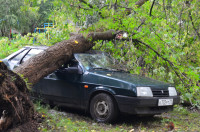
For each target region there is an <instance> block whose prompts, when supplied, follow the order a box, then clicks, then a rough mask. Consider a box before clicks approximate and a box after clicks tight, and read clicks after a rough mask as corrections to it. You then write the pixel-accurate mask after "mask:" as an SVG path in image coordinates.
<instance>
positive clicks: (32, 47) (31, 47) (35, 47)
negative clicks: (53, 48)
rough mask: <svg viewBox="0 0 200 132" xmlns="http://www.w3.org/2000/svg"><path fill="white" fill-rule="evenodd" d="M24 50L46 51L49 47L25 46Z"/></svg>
mask: <svg viewBox="0 0 200 132" xmlns="http://www.w3.org/2000/svg"><path fill="white" fill-rule="evenodd" d="M24 48H28V49H29V48H30V49H47V48H49V46H25V47H24Z"/></svg>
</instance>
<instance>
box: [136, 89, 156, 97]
mask: <svg viewBox="0 0 200 132" xmlns="http://www.w3.org/2000/svg"><path fill="white" fill-rule="evenodd" d="M137 96H138V97H153V93H152V91H151V88H150V87H137Z"/></svg>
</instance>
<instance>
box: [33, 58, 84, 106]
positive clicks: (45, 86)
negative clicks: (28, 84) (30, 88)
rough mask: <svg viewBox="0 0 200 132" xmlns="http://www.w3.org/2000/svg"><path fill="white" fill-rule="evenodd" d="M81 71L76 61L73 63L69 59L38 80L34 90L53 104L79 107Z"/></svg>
mask: <svg viewBox="0 0 200 132" xmlns="http://www.w3.org/2000/svg"><path fill="white" fill-rule="evenodd" d="M73 68H74V69H75V70H73ZM77 69H78V70H77ZM81 71H82V69H81V67H80V66H79V65H78V63H77V64H74V62H72V61H71V62H70V63H68V64H66V65H65V66H63V67H62V68H60V69H58V70H57V71H55V72H53V73H51V74H49V75H48V76H46V77H44V79H42V80H40V81H39V83H38V84H36V85H35V88H34V90H35V91H36V92H39V93H40V94H41V95H42V96H43V97H45V99H47V100H50V101H51V102H53V103H55V104H60V105H64V106H72V107H79V106H80V105H81V97H82V95H83V93H82V91H81V87H80V84H81V80H82V74H81Z"/></svg>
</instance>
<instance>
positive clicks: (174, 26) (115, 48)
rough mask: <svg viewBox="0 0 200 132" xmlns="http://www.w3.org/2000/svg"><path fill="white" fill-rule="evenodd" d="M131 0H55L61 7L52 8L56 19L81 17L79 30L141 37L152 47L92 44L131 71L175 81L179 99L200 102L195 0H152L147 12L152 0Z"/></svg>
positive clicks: (130, 43)
mask: <svg viewBox="0 0 200 132" xmlns="http://www.w3.org/2000/svg"><path fill="white" fill-rule="evenodd" d="M136 1H138V0H129V1H128V2H127V1H117V3H115V2H116V1H113V0H107V1H104V2H102V1H98V2H97V1H94V0H85V2H86V3H83V2H80V1H79V0H76V1H59V2H58V1H55V2H54V3H55V4H54V5H55V7H58V5H59V6H61V7H62V8H59V9H58V10H56V14H61V15H59V16H57V17H56V18H55V20H56V22H58V23H61V22H63V21H64V19H61V21H60V20H59V19H60V17H61V16H62V18H66V19H69V18H70V20H71V21H73V22H74V23H76V22H79V23H82V25H81V26H83V27H84V28H83V30H82V32H90V31H106V30H108V29H115V30H123V31H126V32H128V34H129V37H130V38H133V39H137V40H140V41H142V42H144V43H145V44H147V45H148V46H150V47H151V48H152V49H153V50H154V51H153V50H152V49H150V48H148V47H147V46H145V45H143V44H141V43H136V42H134V41H132V40H130V41H120V42H113V41H112V42H107V41H105V42H97V44H96V46H95V47H94V49H100V50H103V51H107V52H110V53H111V54H112V55H113V56H114V57H115V58H116V59H118V60H119V61H120V62H122V63H124V64H125V65H128V67H129V70H130V72H131V73H137V74H141V75H144V76H148V77H151V78H154V79H157V80H161V81H165V82H169V83H173V84H175V86H176V88H177V89H178V91H179V92H180V93H181V96H182V99H183V100H184V101H189V102H190V103H191V104H193V106H197V107H199V106H200V104H199V102H200V95H199V93H200V88H199V72H200V71H199V69H200V68H199V67H200V65H199V64H200V59H199V57H200V52H199V51H200V46H199V44H200V43H199V40H200V38H199V36H198V32H199V30H198V28H199V27H198V25H200V15H199V6H200V5H199V2H198V0H194V1H188V3H187V2H185V1H179V0H174V1H171V2H170V1H167V0H163V1H156V2H155V4H154V7H153V10H152V16H150V15H149V13H150V8H151V6H152V1H147V2H146V3H145V4H143V5H142V6H141V7H139V8H137V7H136V6H135V2H136ZM126 8H131V13H129V15H126V14H127V13H128V12H127V10H126ZM54 12H55V11H54ZM90 16H93V17H90ZM190 16H191V17H190ZM95 17H96V18H95ZM88 18H90V19H91V21H90V22H88V21H87V19H88ZM66 19H65V21H66V22H67V20H66ZM155 51H157V52H158V53H159V55H158V54H156V53H155ZM166 60H168V61H166Z"/></svg>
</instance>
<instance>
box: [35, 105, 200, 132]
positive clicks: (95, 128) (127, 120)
mask: <svg viewBox="0 0 200 132" xmlns="http://www.w3.org/2000/svg"><path fill="white" fill-rule="evenodd" d="M35 108H36V110H37V111H38V112H39V113H41V114H42V117H43V118H44V119H43V122H41V123H39V127H38V130H39V131H48V132H55V131H72V132H74V131H77V132H87V131H88V132H104V131H112V132H120V131H121V132H147V131H149V132H157V131H160V132H163V131H170V130H172V131H174V132H183V131H185V132H186V131H194V132H197V131H199V130H200V111H198V110H190V109H189V108H186V107H182V106H180V105H178V106H175V108H174V111H172V112H169V113H164V114H162V115H156V116H154V117H136V116H130V115H128V116H127V115H121V116H120V117H119V120H118V121H117V122H116V123H114V124H104V123H96V122H94V121H93V120H92V119H91V117H90V116H89V114H85V112H84V111H79V110H74V109H69V108H54V109H50V107H48V106H47V105H41V104H40V103H38V102H37V103H35Z"/></svg>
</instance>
